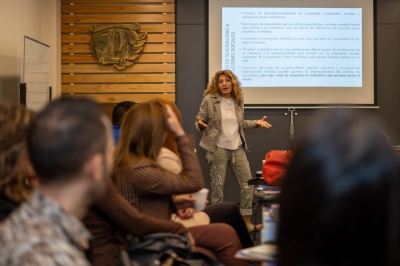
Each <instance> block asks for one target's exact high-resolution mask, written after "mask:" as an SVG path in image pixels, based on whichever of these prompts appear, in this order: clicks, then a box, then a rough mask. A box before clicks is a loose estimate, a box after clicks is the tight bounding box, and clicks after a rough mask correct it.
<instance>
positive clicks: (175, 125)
mask: <svg viewBox="0 0 400 266" xmlns="http://www.w3.org/2000/svg"><path fill="white" fill-rule="evenodd" d="M165 108H166V109H167V123H168V127H169V129H171V131H172V132H173V133H174V134H175V136H176V137H179V136H183V135H185V131H184V130H183V128H182V125H181V123H180V122H179V120H178V118H177V117H176V115H175V113H174V111H172V109H171V107H169V106H168V105H165Z"/></svg>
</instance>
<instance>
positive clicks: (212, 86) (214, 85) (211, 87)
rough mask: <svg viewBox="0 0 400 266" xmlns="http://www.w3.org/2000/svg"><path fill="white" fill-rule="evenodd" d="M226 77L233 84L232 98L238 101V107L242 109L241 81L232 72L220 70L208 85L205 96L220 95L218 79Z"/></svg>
mask: <svg viewBox="0 0 400 266" xmlns="http://www.w3.org/2000/svg"><path fill="white" fill-rule="evenodd" d="M221 75H225V76H226V77H228V78H229V79H230V80H231V82H232V97H233V98H234V99H235V100H236V102H237V104H238V106H239V107H240V106H241V105H242V104H243V90H242V86H241V84H240V81H239V79H238V78H237V77H236V75H235V74H233V72H232V71H230V70H220V71H217V72H216V73H215V74H214V76H213V77H212V79H211V81H210V82H209V83H208V85H207V89H206V90H205V91H204V96H207V95H208V94H210V93H212V94H217V93H219V88H218V79H219V76H221Z"/></svg>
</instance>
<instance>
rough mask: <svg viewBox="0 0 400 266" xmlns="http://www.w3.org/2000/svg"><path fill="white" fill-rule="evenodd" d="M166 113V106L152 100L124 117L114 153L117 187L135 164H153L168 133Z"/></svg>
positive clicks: (136, 107) (140, 104)
mask: <svg viewBox="0 0 400 266" xmlns="http://www.w3.org/2000/svg"><path fill="white" fill-rule="evenodd" d="M167 129H168V126H167V113H166V108H165V105H164V103H163V102H161V101H159V100H156V99H154V100H150V101H148V102H144V103H139V104H135V105H134V106H133V107H132V108H131V109H129V111H128V112H127V113H126V114H125V117H124V120H123V121H122V126H121V135H120V139H119V142H118V145H117V147H116V148H115V151H114V175H113V179H114V182H115V184H116V185H117V186H118V187H120V186H121V185H122V183H123V181H122V179H123V175H124V174H123V173H126V172H125V171H126V170H127V167H129V165H130V164H131V163H132V160H135V159H140V158H148V159H150V160H152V161H153V162H154V163H156V161H157V157H158V154H159V153H160V150H161V147H162V145H163V143H164V139H165V136H166V133H167Z"/></svg>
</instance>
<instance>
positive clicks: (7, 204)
mask: <svg viewBox="0 0 400 266" xmlns="http://www.w3.org/2000/svg"><path fill="white" fill-rule="evenodd" d="M17 207H18V204H16V203H14V202H12V201H10V200H7V199H6V198H4V197H1V196H0V222H1V221H3V220H4V219H5V218H6V217H7V216H8V215H9V214H10V213H11V212H12V211H13V210H14V209H15V208H17Z"/></svg>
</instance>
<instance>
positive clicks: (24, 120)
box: [0, 102, 34, 203]
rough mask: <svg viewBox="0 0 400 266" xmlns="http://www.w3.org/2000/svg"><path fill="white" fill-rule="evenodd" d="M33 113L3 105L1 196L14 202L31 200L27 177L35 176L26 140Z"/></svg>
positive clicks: (0, 123)
mask: <svg viewBox="0 0 400 266" xmlns="http://www.w3.org/2000/svg"><path fill="white" fill-rule="evenodd" d="M33 116H34V115H33V112H32V111H29V110H27V109H26V108H25V107H23V106H18V105H13V104H9V103H4V102H2V103H0V196H2V197H5V198H7V199H8V200H11V201H13V202H15V203H21V202H22V201H25V200H27V199H28V196H29V194H30V190H31V189H30V187H29V186H27V184H26V178H29V177H30V176H32V175H34V171H33V168H32V166H31V163H30V161H29V159H28V154H27V149H26V137H27V134H28V128H29V126H30V124H31V122H32V119H33Z"/></svg>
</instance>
